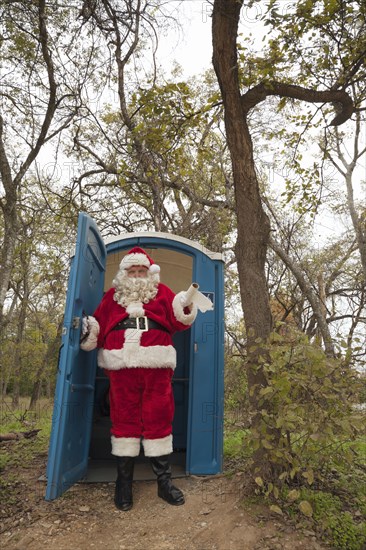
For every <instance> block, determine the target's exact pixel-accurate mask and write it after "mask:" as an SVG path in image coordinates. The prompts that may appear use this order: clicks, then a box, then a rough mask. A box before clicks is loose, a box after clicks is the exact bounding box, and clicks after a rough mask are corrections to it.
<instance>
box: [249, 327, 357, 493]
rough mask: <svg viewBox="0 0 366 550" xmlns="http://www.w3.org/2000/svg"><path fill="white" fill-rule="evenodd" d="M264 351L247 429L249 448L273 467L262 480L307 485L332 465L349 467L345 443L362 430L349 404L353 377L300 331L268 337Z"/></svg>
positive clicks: (354, 388) (350, 458)
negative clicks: (254, 417)
mask: <svg viewBox="0 0 366 550" xmlns="http://www.w3.org/2000/svg"><path fill="white" fill-rule="evenodd" d="M261 347H262V348H263V345H262V346H261ZM266 351H267V353H266V354H263V355H266V356H267V357H268V358H269V361H267V362H264V359H263V365H262V368H263V372H264V375H265V378H266V382H267V385H266V386H264V387H261V388H260V389H258V388H255V389H254V390H253V391H257V392H258V396H259V421H258V423H257V424H256V426H255V428H253V429H252V430H251V445H252V446H253V449H254V450H258V449H263V450H264V455H265V457H266V460H267V461H268V463H270V464H271V465H272V466H273V470H272V472H273V474H272V479H269V480H266V481H270V482H273V483H277V484H279V485H281V483H283V482H286V483H288V484H291V482H296V483H297V484H298V483H307V484H308V485H309V486H311V485H313V484H314V483H316V482H317V481H319V480H321V479H322V476H324V475H325V474H326V472H327V471H328V470H329V468H331V467H332V464H334V461H337V460H338V461H341V462H345V461H346V462H348V463H349V464H351V463H352V461H353V460H354V458H355V454H354V452H353V451H352V449H351V448H350V445H349V442H350V441H353V440H355V439H356V438H357V437H358V436H359V434H360V433H361V429H362V418H361V411H358V410H356V409H355V408H354V406H353V405H354V402H355V400H356V398H357V396H358V392H359V377H358V375H357V373H356V372H355V370H353V369H352V367H350V366H349V365H347V366H345V365H344V364H343V362H342V360H341V359H334V358H330V357H327V355H326V354H325V353H324V351H323V350H322V349H321V348H320V347H318V346H316V345H314V344H312V343H310V342H309V340H308V338H307V337H306V336H305V335H304V334H303V333H301V332H296V331H292V332H291V333H290V332H289V331H288V332H287V333H286V335H280V334H277V333H274V334H272V336H271V339H270V342H269V344H268V346H267V350H266Z"/></svg>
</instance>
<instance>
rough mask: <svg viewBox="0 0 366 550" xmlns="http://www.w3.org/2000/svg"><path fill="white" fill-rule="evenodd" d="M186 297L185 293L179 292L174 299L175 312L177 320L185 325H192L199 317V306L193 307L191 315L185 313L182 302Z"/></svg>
mask: <svg viewBox="0 0 366 550" xmlns="http://www.w3.org/2000/svg"><path fill="white" fill-rule="evenodd" d="M184 297H185V292H184V291H182V292H178V294H177V295H176V296H174V299H173V304H172V305H173V312H174V315H175V318H176V319H177V320H178V321H180V322H181V323H183V325H191V324H192V323H193V321H194V320H195V318H196V316H197V306H196V305H195V304H193V305H192V309H191V311H190V313H188V314H186V313H184V307H185V306H183V304H182V301H181V298H184Z"/></svg>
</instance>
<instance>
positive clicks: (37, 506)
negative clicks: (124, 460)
mask: <svg viewBox="0 0 366 550" xmlns="http://www.w3.org/2000/svg"><path fill="white" fill-rule="evenodd" d="M1 445H6V451H7V452H8V453H9V452H10V453H11V452H12V450H14V451H16V449H15V447H14V446H17V445H19V442H16V441H15V442H7V443H2V444H1ZM46 461H47V456H46V454H45V453H41V454H37V455H36V456H33V457H32V460H30V461H28V460H24V462H21V461H20V462H19V463H18V464H17V465H16V466H15V467H14V465H12V466H11V467H9V468H8V467H5V468H4V470H3V472H2V482H1V492H2V499H1V500H2V502H1V505H0V524H1V528H0V547H1V548H4V549H5V548H6V549H7V550H40V549H43V548H47V549H54V550H66V549H67V550H69V549H71V550H87V549H88V550H89V549H93V548H96V549H97V548H98V549H102V550H155V549H156V550H191V549H192V550H293V549H302V548H303V549H304V550H305V549H306V550H322V549H324V548H326V546H325V545H324V542H320V541H319V540H318V539H317V537H316V534H315V532H314V531H313V530H312V527H311V524H310V523H309V524H307V520H306V518H305V519H304V521H301V523H296V521H298V520H291V519H289V518H288V517H285V516H281V515H277V514H274V513H273V512H271V511H270V510H269V508H267V507H266V506H264V505H263V504H259V503H258V502H257V501H256V499H255V498H253V497H250V496H248V495H250V491H249V490H248V484H247V482H246V478H245V475H244V474H243V473H237V474H233V475H231V476H226V475H220V476H213V477H195V476H191V477H186V478H181V479H179V480H177V481H176V485H177V486H179V487H180V488H181V489H182V490H183V491H184V493H185V497H186V503H185V505H184V506H178V507H175V506H170V505H169V504H167V503H165V502H164V501H162V500H161V499H159V498H158V496H157V492H156V482H154V481H136V482H134V506H133V508H132V510H130V511H129V512H122V511H119V510H117V509H116V508H115V506H114V503H113V492H114V484H113V483H94V484H86V483H79V484H76V485H74V486H73V487H72V488H71V489H69V490H68V491H67V492H66V493H65V494H64V495H63V496H61V497H60V498H58V499H57V500H54V501H52V502H46V501H45V500H44V493H45V482H43V481H40V477H41V476H44V474H45V469H46ZM328 549H329V547H328Z"/></svg>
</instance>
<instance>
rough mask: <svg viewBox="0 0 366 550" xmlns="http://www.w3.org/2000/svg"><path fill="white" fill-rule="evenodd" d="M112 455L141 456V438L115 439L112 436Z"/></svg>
mask: <svg viewBox="0 0 366 550" xmlns="http://www.w3.org/2000/svg"><path fill="white" fill-rule="evenodd" d="M111 443H112V455H115V456H139V454H140V445H141V441H140V438H139V437H115V436H114V435H112V436H111Z"/></svg>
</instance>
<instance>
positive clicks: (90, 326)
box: [80, 315, 100, 351]
mask: <svg viewBox="0 0 366 550" xmlns="http://www.w3.org/2000/svg"><path fill="white" fill-rule="evenodd" d="M87 330H88V331H89V334H88V337H87V338H86V339H85V340H84V341H83V342H81V343H80V349H82V350H84V351H92V350H93V349H95V348H96V347H97V343H98V335H99V330H100V327H99V323H98V321H97V320H96V318H95V317H92V316H91V315H89V316H88V319H87Z"/></svg>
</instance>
